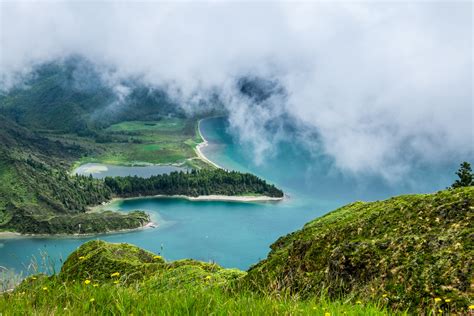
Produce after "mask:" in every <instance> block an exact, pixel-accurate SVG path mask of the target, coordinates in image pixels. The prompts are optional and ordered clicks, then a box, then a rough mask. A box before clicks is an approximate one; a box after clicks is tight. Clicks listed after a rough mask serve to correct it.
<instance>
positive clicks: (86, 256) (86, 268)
mask: <svg viewBox="0 0 474 316" xmlns="http://www.w3.org/2000/svg"><path fill="white" fill-rule="evenodd" d="M163 264H164V260H163V259H162V258H161V257H160V256H157V255H155V254H153V253H151V252H149V251H146V250H143V249H141V248H138V247H136V246H133V245H130V244H112V243H106V242H105V241H101V240H93V241H89V242H87V243H85V244H83V245H82V246H81V247H79V248H78V249H77V250H76V251H74V252H73V253H72V254H71V255H69V257H68V258H67V260H66V262H64V265H63V266H62V268H61V272H60V274H59V276H60V277H61V278H62V279H65V280H73V279H75V280H78V279H93V280H101V281H115V280H119V279H120V280H122V281H125V282H129V281H132V280H139V279H143V278H144V277H145V276H147V275H150V274H152V273H153V272H155V271H157V270H158V269H159V268H160V266H161V265H163ZM112 275H113V276H112Z"/></svg>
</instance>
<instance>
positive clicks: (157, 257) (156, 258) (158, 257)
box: [153, 256, 161, 260]
mask: <svg viewBox="0 0 474 316" xmlns="http://www.w3.org/2000/svg"><path fill="white" fill-rule="evenodd" d="M153 259H155V260H158V259H161V256H154V257H153Z"/></svg>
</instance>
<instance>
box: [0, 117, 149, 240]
mask: <svg viewBox="0 0 474 316" xmlns="http://www.w3.org/2000/svg"><path fill="white" fill-rule="evenodd" d="M0 126H1V128H0V229H1V230H15V231H19V232H24V233H92V232H101V231H107V230H112V229H122V228H134V227H139V226H141V225H142V224H144V223H146V222H147V221H148V216H147V215H146V214H144V213H142V212H136V213H130V214H125V215H124V214H119V213H114V212H108V213H100V214H99V213H95V214H89V213H87V214H86V213H85V211H86V209H87V206H90V205H95V204H99V203H101V202H103V201H106V200H108V199H109V198H110V195H111V192H110V189H109V188H108V187H107V186H105V185H104V183H103V182H102V181H98V180H95V179H92V178H89V177H77V176H70V175H68V174H67V171H66V170H67V166H68V163H70V162H71V161H72V160H73V159H77V158H78V157H79V155H80V153H81V152H82V150H81V148H80V147H78V146H66V145H63V144H62V143H60V142H51V141H49V140H48V139H46V138H43V137H41V136H38V135H36V134H35V133H32V132H30V131H29V130H27V129H25V128H23V127H21V126H18V125H17V124H15V123H13V122H11V121H10V120H8V119H6V118H5V117H2V116H0Z"/></svg>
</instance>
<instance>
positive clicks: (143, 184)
mask: <svg viewBox="0 0 474 316" xmlns="http://www.w3.org/2000/svg"><path fill="white" fill-rule="evenodd" d="M105 185H106V186H107V187H109V188H110V190H111V191H112V192H113V193H114V194H116V195H118V196H121V197H130V196H137V195H160V194H163V195H187V196H199V195H233V196H235V195H265V196H270V197H283V191H281V190H280V189H278V188H276V187H275V186H274V185H272V184H268V183H267V182H266V181H265V180H263V179H260V178H258V177H257V176H254V175H252V174H249V173H240V172H236V171H225V170H221V169H215V170H208V169H202V170H192V171H190V172H182V171H181V172H172V173H170V174H162V175H156V176H152V177H150V178H139V177H131V176H129V177H107V178H105Z"/></svg>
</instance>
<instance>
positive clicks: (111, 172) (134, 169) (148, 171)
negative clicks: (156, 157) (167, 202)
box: [73, 163, 187, 179]
mask: <svg viewBox="0 0 474 316" xmlns="http://www.w3.org/2000/svg"><path fill="white" fill-rule="evenodd" d="M186 170H187V169H186V168H181V167H177V166H171V165H150V166H114V165H107V164H102V163H86V164H83V165H81V166H79V167H77V168H76V169H75V170H74V171H73V173H74V174H79V175H86V176H88V175H92V176H93V177H94V178H98V179H103V178H105V177H114V176H119V177H126V176H138V177H149V176H150V175H157V174H164V173H170V172H172V171H186Z"/></svg>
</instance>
